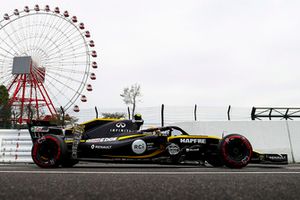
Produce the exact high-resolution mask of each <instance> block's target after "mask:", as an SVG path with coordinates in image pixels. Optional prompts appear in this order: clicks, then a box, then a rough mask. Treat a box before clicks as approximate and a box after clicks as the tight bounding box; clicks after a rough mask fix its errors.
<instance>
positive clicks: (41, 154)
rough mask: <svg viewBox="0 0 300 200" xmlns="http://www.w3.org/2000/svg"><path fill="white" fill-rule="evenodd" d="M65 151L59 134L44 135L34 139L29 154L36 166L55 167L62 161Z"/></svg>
mask: <svg viewBox="0 0 300 200" xmlns="http://www.w3.org/2000/svg"><path fill="white" fill-rule="evenodd" d="M66 153H67V147H66V144H65V142H64V140H63V139H62V138H61V137H60V136H57V135H45V136H43V137H41V138H39V139H38V140H36V141H35V143H34V144H33V147H32V151H31V156H32V159H33V161H34V163H35V164H36V165H37V166H39V167H42V168H55V167H59V165H60V164H61V163H62V161H63V159H64V158H65V156H66Z"/></svg>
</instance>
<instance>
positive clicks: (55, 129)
mask: <svg viewBox="0 0 300 200" xmlns="http://www.w3.org/2000/svg"><path fill="white" fill-rule="evenodd" d="M28 131H29V133H30V137H31V140H32V142H33V143H34V142H35V141H36V140H37V139H39V138H41V137H43V136H44V135H47V134H53V135H64V131H63V128H62V127H59V126H57V125H55V124H51V123H50V122H49V121H35V120H33V121H32V122H30V123H28Z"/></svg>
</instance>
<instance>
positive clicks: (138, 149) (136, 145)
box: [131, 140, 146, 154]
mask: <svg viewBox="0 0 300 200" xmlns="http://www.w3.org/2000/svg"><path fill="white" fill-rule="evenodd" d="M131 148H132V151H133V152H134V153H136V154H142V153H144V152H145V151H146V143H145V141H144V140H135V141H134V142H133V143H132V145H131Z"/></svg>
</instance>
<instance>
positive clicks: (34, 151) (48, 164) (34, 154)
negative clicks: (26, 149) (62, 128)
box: [32, 135, 61, 167]
mask: <svg viewBox="0 0 300 200" xmlns="http://www.w3.org/2000/svg"><path fill="white" fill-rule="evenodd" d="M47 140H48V141H49V140H51V141H54V142H55V144H56V145H57V154H56V155H55V156H54V158H53V160H54V163H51V162H50V160H49V161H48V162H41V161H40V160H38V159H37V153H38V150H39V148H40V147H41V146H42V145H43V143H44V142H45V141H47ZM60 158H61V147H60V143H59V141H58V139H57V138H55V137H53V136H51V135H46V136H43V137H41V138H39V139H38V140H37V141H36V142H35V143H34V146H33V149H32V159H33V161H34V162H35V163H36V164H37V165H38V166H41V167H54V166H55V165H56V163H57V162H58V161H59V160H60Z"/></svg>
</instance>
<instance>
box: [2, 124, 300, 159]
mask: <svg viewBox="0 0 300 200" xmlns="http://www.w3.org/2000/svg"><path fill="white" fill-rule="evenodd" d="M172 125H176V126H179V127H181V128H182V129H184V130H185V131H186V132H188V133H189V134H195V135H212V136H219V137H222V135H227V134H231V133H238V134H241V135H244V136H245V137H247V138H248V139H249V141H250V142H251V144H252V147H253V149H254V150H256V151H258V152H261V153H285V154H288V159H289V162H290V163H295V162H298V163H299V162H300V121H212V122H205V121H203V122H180V123H176V124H172ZM31 147H32V142H31V139H30V135H29V132H28V131H27V130H5V129H0V163H8V162H9V163H13V162H23V163H24V162H25V163H31V162H32V159H31Z"/></svg>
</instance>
